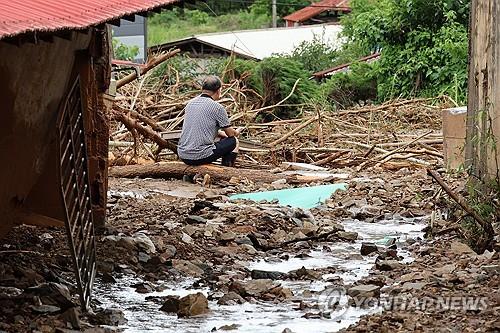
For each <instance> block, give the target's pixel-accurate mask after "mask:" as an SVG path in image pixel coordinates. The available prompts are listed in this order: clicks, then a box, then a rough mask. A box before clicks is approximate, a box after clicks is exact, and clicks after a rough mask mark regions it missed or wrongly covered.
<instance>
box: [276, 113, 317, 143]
mask: <svg viewBox="0 0 500 333" xmlns="http://www.w3.org/2000/svg"><path fill="white" fill-rule="evenodd" d="M318 119H319V116H315V117H312V118H310V119H309V120H307V121H306V122H303V123H302V124H300V125H299V126H297V127H295V128H294V129H293V130H291V131H290V132H288V133H287V134H285V135H283V136H282V137H281V138H279V139H277V140H275V141H273V142H271V143H270V144H269V145H270V146H271V147H275V146H276V145H277V144H279V143H282V142H283V141H285V140H286V139H288V138H289V137H290V136H292V135H294V134H295V133H297V132H298V131H300V130H301V129H303V128H304V127H306V126H307V125H309V124H311V123H313V122H315V121H316V120H318Z"/></svg>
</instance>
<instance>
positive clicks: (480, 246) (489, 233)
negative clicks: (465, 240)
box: [427, 169, 495, 253]
mask: <svg viewBox="0 0 500 333" xmlns="http://www.w3.org/2000/svg"><path fill="white" fill-rule="evenodd" d="M427 174H428V175H429V176H431V177H432V178H434V180H435V181H436V182H437V183H438V184H439V185H440V186H441V188H442V189H443V190H444V191H445V192H446V194H448V195H449V196H450V197H451V198H452V199H453V200H454V201H455V202H456V203H457V204H458V205H459V206H460V207H462V209H463V210H464V211H466V212H467V214H469V215H470V216H471V217H472V218H473V219H474V220H476V222H477V223H478V224H479V226H480V227H481V228H482V229H483V230H484V239H482V240H479V239H474V240H473V241H474V245H475V246H476V248H477V250H478V251H477V252H479V253H483V252H484V250H486V249H490V248H491V243H492V241H493V237H494V236H495V231H494V230H493V226H492V225H491V222H489V221H487V220H485V219H484V218H483V217H482V216H481V215H479V213H478V212H477V211H476V210H475V209H474V208H472V207H471V206H470V205H469V203H467V200H465V198H464V197H463V196H461V195H460V194H458V193H455V192H454V191H453V190H452V189H451V188H450V187H449V186H448V185H447V184H446V183H445V182H444V180H443V178H441V176H440V175H439V174H438V173H437V172H436V171H434V170H432V169H427Z"/></svg>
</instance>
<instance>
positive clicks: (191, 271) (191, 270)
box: [172, 260, 204, 277]
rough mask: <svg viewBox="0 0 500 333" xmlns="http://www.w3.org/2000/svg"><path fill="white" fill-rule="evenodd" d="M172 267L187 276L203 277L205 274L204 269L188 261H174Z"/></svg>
mask: <svg viewBox="0 0 500 333" xmlns="http://www.w3.org/2000/svg"><path fill="white" fill-rule="evenodd" d="M172 265H173V266H174V268H175V269H176V270H178V271H179V272H181V273H183V274H184V275H187V276H194V277H201V276H202V275H203V273H204V272H203V269H201V268H200V267H199V266H197V265H195V264H193V263H192V262H190V261H187V260H173V261H172Z"/></svg>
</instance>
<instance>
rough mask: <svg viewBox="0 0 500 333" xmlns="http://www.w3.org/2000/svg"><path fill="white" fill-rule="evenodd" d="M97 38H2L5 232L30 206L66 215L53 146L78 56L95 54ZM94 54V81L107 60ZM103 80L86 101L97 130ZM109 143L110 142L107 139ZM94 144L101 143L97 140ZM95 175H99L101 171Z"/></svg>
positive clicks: (0, 177) (0, 179)
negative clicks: (20, 41) (18, 40)
mask: <svg viewBox="0 0 500 333" xmlns="http://www.w3.org/2000/svg"><path fill="white" fill-rule="evenodd" d="M94 40H95V34H94V30H93V29H91V30H90V31H89V32H87V33H74V34H73V36H72V39H71V40H67V39H60V38H57V37H56V38H54V39H53V42H39V43H36V44H28V43H25V44H22V45H20V46H16V45H11V44H8V43H6V42H2V41H0V54H1V55H2V57H1V58H0V107H1V111H0V184H1V186H0V219H1V220H0V237H1V236H2V235H3V234H4V233H5V232H6V231H8V230H9V229H10V227H11V226H12V225H13V224H14V223H15V222H16V221H15V220H16V211H17V210H18V209H20V208H24V207H26V206H29V207H30V208H33V209H34V210H39V211H38V213H42V214H44V215H48V216H50V217H54V218H62V216H63V215H62V211H61V210H60V206H59V203H60V194H59V189H60V188H59V186H58V184H57V183H55V184H54V183H53V181H54V179H57V178H55V176H54V172H53V171H54V167H57V164H56V163H55V162H57V161H54V151H53V147H54V146H55V143H56V141H55V140H56V138H57V136H56V134H57V133H56V119H57V115H58V109H59V107H60V105H61V101H62V100H63V99H64V98H65V95H66V94H67V91H68V86H69V84H70V81H72V80H73V79H74V77H75V68H76V67H75V64H76V58H77V55H78V54H89V50H90V51H91V53H95V47H96V46H95V45H93V44H94ZM100 47H102V46H101V45H98V46H97V48H100ZM100 53H103V52H102V51H101V52H100ZM92 56H93V55H92V54H90V55H89V56H86V57H85V59H87V60H88V62H87V65H88V66H87V71H90V72H91V74H92V75H91V76H92V77H91V78H90V79H89V81H93V80H94V77H97V76H100V77H101V78H100V79H101V80H104V79H105V77H104V76H105V75H103V74H102V73H99V74H97V72H96V71H102V70H103V68H102V65H99V62H97V64H96V63H95V59H94V58H93V57H92ZM104 62H106V61H104ZM106 66H109V64H105V66H104V67H106ZM97 85H100V90H102V89H105V86H106V82H99V83H98V84H93V85H92V88H89V89H90V93H89V96H92V97H88V96H82V97H83V98H84V99H85V100H86V104H87V105H89V106H92V108H89V110H90V111H91V112H92V113H93V114H92V113H90V112H89V113H87V119H88V121H87V124H86V125H87V126H86V127H92V129H93V130H95V128H100V127H102V126H103V125H102V124H97V125H95V126H89V124H90V123H96V122H102V119H99V120H95V119H93V118H94V115H95V114H97V109H98V105H99V95H98V93H99V91H97V90H95V89H96V87H97ZM89 89H87V91H88V90H89ZM94 90H95V91H94ZM89 116H90V117H89ZM104 126H105V127H106V126H107V125H104ZM92 133H93V132H92ZM92 133H89V134H88V136H91V140H94V141H95V140H101V139H102V135H101V136H98V138H96V135H92ZM105 142H106V147H107V138H106V140H105ZM90 146H91V147H95V146H97V144H96V143H95V142H91V143H90ZM89 149H90V148H89ZM92 149H93V150H94V151H95V150H96V149H95V148H92ZM101 149H102V148H101ZM106 155H107V152H106ZM106 155H105V156H106ZM49 157H50V158H49ZM91 174H93V175H94V177H95V175H96V171H95V170H94V171H93V172H91ZM101 191H102V190H101ZM30 192H31V195H30ZM28 197H29V200H28ZM104 200H105V199H104ZM40 210H41V211H40Z"/></svg>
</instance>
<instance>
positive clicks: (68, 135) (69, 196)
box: [57, 79, 96, 311]
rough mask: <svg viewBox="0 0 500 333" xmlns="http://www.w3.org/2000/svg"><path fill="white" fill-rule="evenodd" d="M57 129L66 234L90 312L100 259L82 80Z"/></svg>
mask: <svg viewBox="0 0 500 333" xmlns="http://www.w3.org/2000/svg"><path fill="white" fill-rule="evenodd" d="M57 129H58V132H59V163H60V164H59V174H60V179H61V184H60V185H61V195H62V200H63V204H64V208H65V210H66V221H65V222H66V223H65V224H66V232H67V237H68V243H69V247H70V250H71V254H72V256H73V263H74V270H75V275H76V283H77V287H78V292H79V294H80V303H81V307H82V309H83V310H84V311H86V310H87V309H88V307H89V303H90V298H91V292H92V286H93V283H94V277H95V272H96V261H95V260H96V259H95V258H96V256H95V240H94V223H93V221H92V207H91V201H90V186H89V177H88V164H87V163H88V162H87V149H86V145H85V130H84V125H83V107H82V101H81V96H80V84H79V80H78V79H77V80H76V81H75V82H74V84H73V86H72V87H71V90H70V92H69V95H68V97H67V99H66V101H65V103H64V105H63V107H62V110H61V112H60V114H59V119H58V121H57Z"/></svg>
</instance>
